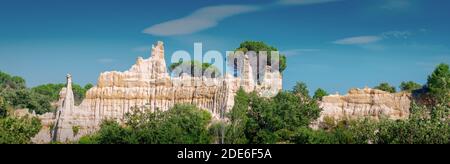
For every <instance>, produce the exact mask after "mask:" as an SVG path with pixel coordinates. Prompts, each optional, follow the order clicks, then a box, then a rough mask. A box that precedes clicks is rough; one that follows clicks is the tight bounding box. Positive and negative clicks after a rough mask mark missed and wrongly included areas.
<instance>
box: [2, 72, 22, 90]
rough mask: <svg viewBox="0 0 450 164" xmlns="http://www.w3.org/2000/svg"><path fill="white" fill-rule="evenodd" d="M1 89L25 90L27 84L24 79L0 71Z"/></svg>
mask: <svg viewBox="0 0 450 164" xmlns="http://www.w3.org/2000/svg"><path fill="white" fill-rule="evenodd" d="M0 88H12V89H24V88H26V84H25V80H24V79H23V78H21V77H18V76H11V75H9V74H7V73H4V72H2V71H0Z"/></svg>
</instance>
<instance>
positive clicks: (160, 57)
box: [33, 42, 282, 143]
mask: <svg viewBox="0 0 450 164" xmlns="http://www.w3.org/2000/svg"><path fill="white" fill-rule="evenodd" d="M243 62H244V64H243V68H242V69H241V72H242V76H241V77H234V76H231V75H229V74H225V75H224V77H219V78H207V77H192V76H188V75H187V74H183V75H181V76H180V77H171V76H169V73H168V72H167V67H166V62H165V59H164V45H163V43H162V42H158V43H157V44H156V45H154V46H152V53H151V57H150V58H148V59H143V58H141V57H139V58H138V59H137V61H136V64H135V65H133V66H132V67H131V69H129V70H128V71H125V72H117V71H113V72H104V73H102V74H101V75H100V77H99V78H98V83H97V86H95V87H93V88H91V89H90V90H89V91H88V92H87V93H86V98H85V99H84V100H83V102H82V103H81V104H80V105H79V106H75V105H74V100H73V91H72V88H71V83H72V78H71V76H70V75H68V76H67V87H66V88H64V89H63V90H62V91H61V93H60V101H59V108H58V110H57V112H56V114H54V115H52V114H46V115H42V116H39V117H40V118H41V120H43V124H44V128H43V130H42V131H41V132H40V133H39V134H38V135H37V136H36V137H35V138H33V141H34V142H35V143H46V142H50V141H51V140H53V141H60V142H68V141H75V140H77V139H79V138H80V137H81V136H83V135H86V134H90V133H92V132H94V131H96V130H97V129H98V127H99V124H100V123H101V121H102V120H105V119H115V120H117V121H119V122H120V121H123V119H124V115H125V114H126V113H127V112H129V111H130V109H131V108H132V107H146V108H150V109H152V110H154V109H160V110H168V109H169V108H171V107H172V106H174V105H175V104H179V103H188V104H194V105H196V106H198V107H200V108H202V109H205V110H208V111H210V112H211V114H212V116H213V118H214V119H224V117H223V116H224V113H226V112H227V111H228V110H230V109H231V108H232V107H233V104H234V95H235V93H236V91H237V90H238V89H239V88H240V87H242V88H243V89H244V90H245V91H247V92H251V91H256V92H257V93H259V94H260V95H261V96H274V95H276V94H277V93H278V92H279V91H280V90H281V89H282V77H281V73H280V72H279V71H278V70H276V71H272V69H266V72H265V73H264V75H263V78H262V80H261V82H260V84H258V83H257V82H255V78H254V77H255V76H254V72H253V71H252V67H251V66H250V64H249V61H248V58H245V59H244V61H243ZM78 129H79V130H78ZM76 131H78V133H76V134H75V133H74V132H76Z"/></svg>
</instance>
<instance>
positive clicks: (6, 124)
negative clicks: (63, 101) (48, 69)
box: [0, 71, 92, 144]
mask: <svg viewBox="0 0 450 164" xmlns="http://www.w3.org/2000/svg"><path fill="white" fill-rule="evenodd" d="M64 86H65V85H64V84H46V85H41V86H36V87H33V88H27V87H26V82H25V80H24V79H23V78H21V77H18V76H11V75H9V74H7V73H4V72H1V71H0V144H23V143H31V138H32V137H33V136H35V135H36V134H37V133H38V132H39V130H40V129H41V123H40V120H39V119H37V118H35V117H32V116H23V117H16V116H14V115H13V114H14V111H15V110H16V109H28V110H29V112H30V113H33V112H35V113H36V114H44V113H47V112H52V111H55V109H56V106H54V105H52V103H54V102H56V101H57V100H58V99H59V92H60V91H61V89H62V88H63V87H64ZM91 87H92V85H91V84H88V85H86V86H84V87H81V86H79V85H76V84H75V85H73V90H74V95H75V100H76V102H77V103H79V102H81V100H82V99H83V98H84V95H85V93H86V91H87V90H88V89H89V88H91Z"/></svg>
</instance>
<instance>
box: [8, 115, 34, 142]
mask: <svg viewBox="0 0 450 164" xmlns="http://www.w3.org/2000/svg"><path fill="white" fill-rule="evenodd" d="M40 129H41V123H40V121H39V119H37V118H35V117H33V118H31V117H28V116H25V117H21V118H16V117H12V116H7V117H5V118H0V144H29V143H31V138H32V137H34V136H35V135H36V134H37V133H38V132H39V130H40Z"/></svg>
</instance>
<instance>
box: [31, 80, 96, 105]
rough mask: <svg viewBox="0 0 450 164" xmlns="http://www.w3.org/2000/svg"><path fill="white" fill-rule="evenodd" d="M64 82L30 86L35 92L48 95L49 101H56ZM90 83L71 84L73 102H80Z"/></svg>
mask: <svg viewBox="0 0 450 164" xmlns="http://www.w3.org/2000/svg"><path fill="white" fill-rule="evenodd" d="M65 86H66V84H45V85H39V86H36V87H33V88H31V90H32V91H33V92H35V93H38V94H41V95H45V96H48V97H49V98H50V101H52V102H53V101H58V100H59V92H60V91H61V89H62V88H64V87H65ZM92 87H93V85H92V84H86V85H85V86H84V87H82V86H80V85H78V84H72V90H73V96H74V99H75V104H80V103H81V101H83V99H84V97H85V96H86V92H87V91H88V90H89V89H90V88H92Z"/></svg>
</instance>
